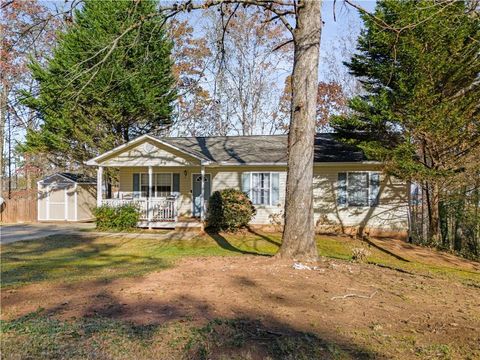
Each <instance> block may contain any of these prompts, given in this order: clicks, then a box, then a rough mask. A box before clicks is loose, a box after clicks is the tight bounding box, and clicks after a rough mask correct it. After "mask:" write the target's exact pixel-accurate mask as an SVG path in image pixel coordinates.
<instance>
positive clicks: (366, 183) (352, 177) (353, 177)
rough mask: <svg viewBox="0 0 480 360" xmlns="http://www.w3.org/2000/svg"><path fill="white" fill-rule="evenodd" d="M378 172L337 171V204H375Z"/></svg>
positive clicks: (377, 192)
mask: <svg viewBox="0 0 480 360" xmlns="http://www.w3.org/2000/svg"><path fill="white" fill-rule="evenodd" d="M378 190H379V173H376V172H372V173H370V172H341V173H338V183H337V204H338V205H343V206H361V207H363V206H375V205H377V204H378V195H379V191H378Z"/></svg>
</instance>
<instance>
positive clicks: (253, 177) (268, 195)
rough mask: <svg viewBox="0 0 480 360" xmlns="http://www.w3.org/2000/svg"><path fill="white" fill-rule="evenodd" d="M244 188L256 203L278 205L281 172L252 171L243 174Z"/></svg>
mask: <svg viewBox="0 0 480 360" xmlns="http://www.w3.org/2000/svg"><path fill="white" fill-rule="evenodd" d="M242 188H243V192H245V193H246V194H247V195H248V196H249V198H250V200H252V203H253V204H254V205H278V204H279V198H280V190H279V174H278V173H270V172H252V173H243V174H242Z"/></svg>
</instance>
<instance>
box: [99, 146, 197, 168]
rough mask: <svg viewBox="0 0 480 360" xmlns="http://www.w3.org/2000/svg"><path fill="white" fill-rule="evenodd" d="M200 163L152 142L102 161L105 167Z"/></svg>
mask: <svg viewBox="0 0 480 360" xmlns="http://www.w3.org/2000/svg"><path fill="white" fill-rule="evenodd" d="M196 164H200V161H199V160H198V159H196V158H194V157H192V156H189V155H187V154H185V153H181V152H179V151H177V150H175V149H172V148H170V147H167V146H163V145H161V144H158V143H156V142H154V141H152V140H145V141H144V142H142V143H140V144H136V145H132V146H131V147H128V148H126V149H125V150H123V151H122V152H121V153H119V154H116V155H113V156H111V157H109V158H107V159H104V160H102V161H101V164H100V165H103V166H114V167H116V166H118V167H124V166H162V167H163V166H189V165H196Z"/></svg>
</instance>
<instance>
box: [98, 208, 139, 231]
mask: <svg viewBox="0 0 480 360" xmlns="http://www.w3.org/2000/svg"><path fill="white" fill-rule="evenodd" d="M93 214H94V215H95V217H96V223H97V229H99V230H129V229H132V228H134V227H136V226H137V223H138V220H139V219H140V211H139V209H138V207H137V206H135V205H132V204H126V205H122V206H117V207H113V206H107V205H102V206H99V207H97V208H95V209H94V210H93Z"/></svg>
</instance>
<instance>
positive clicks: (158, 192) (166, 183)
mask: <svg viewBox="0 0 480 360" xmlns="http://www.w3.org/2000/svg"><path fill="white" fill-rule="evenodd" d="M155 178H156V180H155V186H154V190H155V191H154V192H153V196H156V197H165V196H170V195H171V193H172V174H155Z"/></svg>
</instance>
